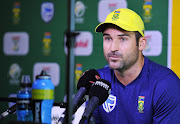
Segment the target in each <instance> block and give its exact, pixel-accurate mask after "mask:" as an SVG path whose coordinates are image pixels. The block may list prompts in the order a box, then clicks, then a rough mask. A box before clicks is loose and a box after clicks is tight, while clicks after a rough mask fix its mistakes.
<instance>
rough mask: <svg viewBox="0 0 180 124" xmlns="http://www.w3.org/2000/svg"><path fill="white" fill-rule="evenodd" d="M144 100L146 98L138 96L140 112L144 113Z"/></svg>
mask: <svg viewBox="0 0 180 124" xmlns="http://www.w3.org/2000/svg"><path fill="white" fill-rule="evenodd" d="M144 99H145V96H138V111H139V113H144Z"/></svg>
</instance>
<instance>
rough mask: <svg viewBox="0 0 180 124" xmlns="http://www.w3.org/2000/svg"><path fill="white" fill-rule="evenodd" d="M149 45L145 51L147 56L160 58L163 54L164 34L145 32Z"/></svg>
mask: <svg viewBox="0 0 180 124" xmlns="http://www.w3.org/2000/svg"><path fill="white" fill-rule="evenodd" d="M145 37H146V39H147V44H146V47H145V49H144V50H143V54H144V55H145V56H159V55H160V54H161V53H162V34H161V32H160V31H145Z"/></svg>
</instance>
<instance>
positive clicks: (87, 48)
mask: <svg viewBox="0 0 180 124" xmlns="http://www.w3.org/2000/svg"><path fill="white" fill-rule="evenodd" d="M79 33H80V34H79V35H77V36H76V38H75V50H74V53H75V55H76V56H90V55H91V53H92V51H93V35H92V33H91V32H89V31H81V32H79ZM64 45H65V47H64V48H65V53H66V54H67V46H66V37H65V40H64Z"/></svg>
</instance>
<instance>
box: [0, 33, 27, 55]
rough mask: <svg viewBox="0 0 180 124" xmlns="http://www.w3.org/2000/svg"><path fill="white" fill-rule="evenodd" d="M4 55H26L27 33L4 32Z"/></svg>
mask: <svg viewBox="0 0 180 124" xmlns="http://www.w3.org/2000/svg"><path fill="white" fill-rule="evenodd" d="M3 51H4V54H5V55H14V56H20V55H26V54H27V53H28V52H29V35H28V33H27V32H6V33H5V34H4V38H3Z"/></svg>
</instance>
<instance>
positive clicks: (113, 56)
mask: <svg viewBox="0 0 180 124" xmlns="http://www.w3.org/2000/svg"><path fill="white" fill-rule="evenodd" d="M108 57H109V59H110V60H112V61H116V60H118V59H120V58H122V55H121V54H119V53H109V54H108Z"/></svg>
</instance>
